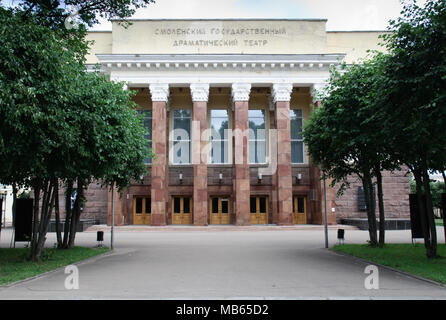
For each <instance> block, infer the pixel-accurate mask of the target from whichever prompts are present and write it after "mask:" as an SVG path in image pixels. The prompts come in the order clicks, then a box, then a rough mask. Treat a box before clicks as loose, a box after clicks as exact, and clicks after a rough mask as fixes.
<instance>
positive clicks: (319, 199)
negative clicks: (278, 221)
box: [310, 83, 336, 224]
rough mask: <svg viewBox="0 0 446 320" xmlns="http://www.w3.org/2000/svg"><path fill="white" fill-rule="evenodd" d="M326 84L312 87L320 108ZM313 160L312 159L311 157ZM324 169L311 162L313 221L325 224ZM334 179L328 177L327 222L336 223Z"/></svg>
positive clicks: (314, 101)
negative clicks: (313, 197) (313, 194)
mask: <svg viewBox="0 0 446 320" xmlns="http://www.w3.org/2000/svg"><path fill="white" fill-rule="evenodd" d="M324 88H325V84H323V83H315V84H313V87H312V88H311V96H312V101H313V105H314V106H315V107H316V108H319V107H320V105H321V101H320V96H321V94H322V93H323V90H324ZM310 161H311V159H310ZM321 176H322V170H321V169H320V167H319V166H315V165H314V164H311V166H310V180H311V188H312V189H313V190H314V193H315V200H314V201H311V202H313V203H312V204H311V222H312V223H315V224H324V207H325V199H324V182H323V180H322V179H321ZM331 182H332V180H331V179H326V181H325V190H326V199H327V224H336V190H335V189H334V188H332V187H330V184H331Z"/></svg>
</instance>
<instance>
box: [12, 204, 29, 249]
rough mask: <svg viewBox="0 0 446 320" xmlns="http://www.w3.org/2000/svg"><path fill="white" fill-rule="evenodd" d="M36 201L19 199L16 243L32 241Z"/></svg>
mask: <svg viewBox="0 0 446 320" xmlns="http://www.w3.org/2000/svg"><path fill="white" fill-rule="evenodd" d="M33 202H34V199H17V200H16V213H15V236H14V239H15V241H31V235H32V222H33Z"/></svg>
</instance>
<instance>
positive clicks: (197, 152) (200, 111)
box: [190, 83, 209, 226]
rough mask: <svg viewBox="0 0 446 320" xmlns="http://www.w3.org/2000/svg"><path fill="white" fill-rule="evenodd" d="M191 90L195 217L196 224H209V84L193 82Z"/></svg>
mask: <svg viewBox="0 0 446 320" xmlns="http://www.w3.org/2000/svg"><path fill="white" fill-rule="evenodd" d="M190 92H191V95H192V102H193V116H192V119H193V121H192V164H193V166H194V195H193V202H194V203H193V217H194V225H198V226H207V225H208V190H207V187H208V174H207V152H206V145H207V143H208V139H207V137H206V136H205V132H206V130H207V101H208V98H209V84H207V83H206V84H205V83H192V84H191V85H190Z"/></svg>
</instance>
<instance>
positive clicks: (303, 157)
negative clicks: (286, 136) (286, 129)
mask: <svg viewBox="0 0 446 320" xmlns="http://www.w3.org/2000/svg"><path fill="white" fill-rule="evenodd" d="M294 110H300V111H301V113H302V116H301V117H300V118H296V119H301V120H302V124H301V128H302V131H301V132H303V125H304V109H303V108H290V152H291V164H292V165H298V164H305V163H306V159H305V158H306V156H305V143H304V137H303V135H301V138H300V139H293V137H292V134H291V121H292V117H291V115H292V112H293V111H294ZM293 142H302V162H293Z"/></svg>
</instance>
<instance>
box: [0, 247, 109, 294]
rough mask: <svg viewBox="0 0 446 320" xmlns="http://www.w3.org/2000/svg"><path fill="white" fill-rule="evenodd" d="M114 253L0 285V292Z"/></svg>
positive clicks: (103, 254) (107, 253) (105, 253)
mask: <svg viewBox="0 0 446 320" xmlns="http://www.w3.org/2000/svg"><path fill="white" fill-rule="evenodd" d="M114 253H116V252H114V251H113V250H110V251H108V252H104V253H101V254H99V255H96V256H93V257H90V258H87V259H84V260H79V261H77V262H73V263H70V264H67V265H65V266H62V267H59V268H57V269H54V270H50V271H46V272H44V273H40V274H38V275H35V276H32V277H30V278H26V279H22V280H17V281H15V282H12V283H9V284H5V285H0V290H2V289H7V288H10V287H14V286H16V285H19V284H22V283H24V282H28V281H32V280H36V279H39V278H43V277H45V276H47V275H50V274H52V273H55V272H58V271H61V270H64V269H65V268H66V267H67V266H71V265H81V264H83V263H87V262H91V261H92V260H95V259H99V258H103V257H104V256H107V255H111V254H114Z"/></svg>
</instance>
